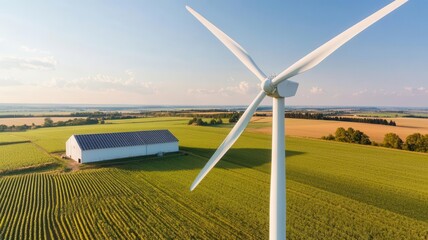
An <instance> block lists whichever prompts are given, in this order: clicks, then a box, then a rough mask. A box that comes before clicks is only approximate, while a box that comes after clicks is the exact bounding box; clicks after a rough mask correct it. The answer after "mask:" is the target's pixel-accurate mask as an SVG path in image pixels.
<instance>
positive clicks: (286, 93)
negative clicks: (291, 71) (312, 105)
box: [261, 78, 299, 98]
mask: <svg viewBox="0 0 428 240" xmlns="http://www.w3.org/2000/svg"><path fill="white" fill-rule="evenodd" d="M298 87H299V84H298V83H297V82H293V81H290V80H288V79H287V80H284V81H282V82H280V83H279V84H277V85H276V86H275V85H274V84H272V79H271V78H266V79H265V80H264V81H263V83H262V84H261V88H262V90H263V91H264V92H265V93H266V95H268V96H270V97H273V98H287V97H293V96H294V95H296V92H297V88H298Z"/></svg>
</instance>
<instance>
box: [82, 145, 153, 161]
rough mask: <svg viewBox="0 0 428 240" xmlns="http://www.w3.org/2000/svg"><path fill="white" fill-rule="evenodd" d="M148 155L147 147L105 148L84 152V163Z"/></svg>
mask: <svg viewBox="0 0 428 240" xmlns="http://www.w3.org/2000/svg"><path fill="white" fill-rule="evenodd" d="M144 155H147V146H145V145H138V146H130V147H120V148H104V149H94V150H86V151H83V154H82V159H83V161H82V163H89V162H99V161H104V160H112V159H118V158H129V157H137V156H144Z"/></svg>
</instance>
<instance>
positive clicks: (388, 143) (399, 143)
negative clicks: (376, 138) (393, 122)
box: [383, 133, 403, 149]
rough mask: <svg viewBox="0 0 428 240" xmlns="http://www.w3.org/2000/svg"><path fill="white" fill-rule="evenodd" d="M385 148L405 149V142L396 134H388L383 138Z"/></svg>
mask: <svg viewBox="0 0 428 240" xmlns="http://www.w3.org/2000/svg"><path fill="white" fill-rule="evenodd" d="M383 146H385V147H387V148H396V149H402V148H403V140H401V138H400V137H399V136H398V135H397V134H395V133H387V134H385V137H384V138H383Z"/></svg>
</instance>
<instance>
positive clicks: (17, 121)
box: [0, 117, 79, 126]
mask: <svg viewBox="0 0 428 240" xmlns="http://www.w3.org/2000/svg"><path fill="white" fill-rule="evenodd" d="M74 118H75V117H52V118H51V119H52V120H53V121H54V122H58V121H67V120H69V119H74ZM78 118H79V117H78ZM44 122H45V117H29V118H0V124H4V125H7V126H12V125H16V126H19V125H24V124H27V125H31V124H32V123H34V124H36V125H41V124H43V123H44Z"/></svg>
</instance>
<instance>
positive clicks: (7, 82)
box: [0, 76, 21, 87]
mask: <svg viewBox="0 0 428 240" xmlns="http://www.w3.org/2000/svg"><path fill="white" fill-rule="evenodd" d="M18 85H21V82H20V81H18V80H17V79H15V78H13V77H10V76H1V77H0V87H5V86H18Z"/></svg>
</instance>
